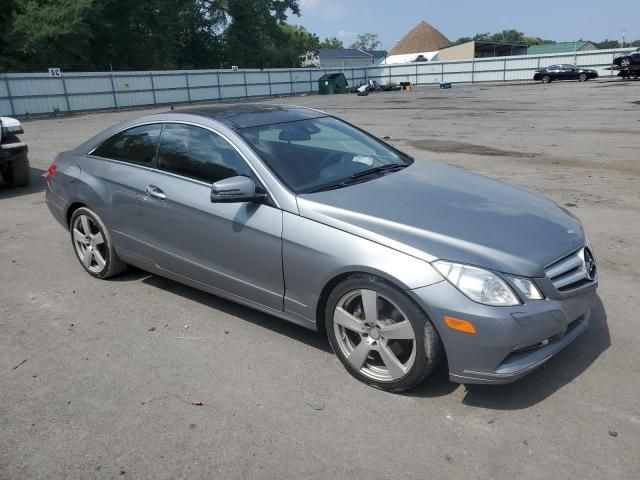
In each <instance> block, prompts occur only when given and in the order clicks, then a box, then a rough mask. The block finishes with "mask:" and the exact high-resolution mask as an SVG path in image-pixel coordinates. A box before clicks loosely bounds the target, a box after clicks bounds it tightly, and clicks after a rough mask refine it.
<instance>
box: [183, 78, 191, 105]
mask: <svg viewBox="0 0 640 480" xmlns="http://www.w3.org/2000/svg"><path fill="white" fill-rule="evenodd" d="M184 79H185V80H186V82H187V99H188V100H189V103H191V90H190V87H189V72H184Z"/></svg>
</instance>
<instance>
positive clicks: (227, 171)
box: [158, 123, 253, 183]
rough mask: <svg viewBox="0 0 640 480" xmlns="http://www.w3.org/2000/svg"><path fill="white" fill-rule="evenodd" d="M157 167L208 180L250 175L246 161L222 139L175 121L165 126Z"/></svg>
mask: <svg viewBox="0 0 640 480" xmlns="http://www.w3.org/2000/svg"><path fill="white" fill-rule="evenodd" d="M158 169H160V170H164V171H166V172H172V173H176V174H178V175H182V176H184V177H189V178H193V179H196V180H201V181H203V182H207V183H214V182H217V181H218V180H223V179H225V178H229V177H235V176H237V175H244V176H247V177H253V173H252V171H251V169H250V168H249V165H247V162H246V161H245V160H244V158H242V156H240V154H239V153H238V152H237V151H236V150H235V149H234V148H233V147H232V146H231V145H230V144H229V143H228V142H227V141H226V140H225V139H224V138H222V137H220V136H219V135H216V134H215V133H213V132H211V131H209V130H206V129H204V128H200V127H194V126H192V125H182V124H178V123H168V124H166V125H165V127H164V131H163V132H162V139H161V140H160V150H159V154H158Z"/></svg>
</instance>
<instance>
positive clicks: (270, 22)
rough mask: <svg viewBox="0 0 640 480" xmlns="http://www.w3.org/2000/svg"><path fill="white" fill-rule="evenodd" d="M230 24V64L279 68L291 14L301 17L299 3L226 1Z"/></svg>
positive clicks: (285, 0)
mask: <svg viewBox="0 0 640 480" xmlns="http://www.w3.org/2000/svg"><path fill="white" fill-rule="evenodd" d="M224 4H225V11H226V13H227V15H228V17H229V19H230V24H229V26H228V27H227V30H226V31H225V34H224V40H225V43H226V57H227V62H230V63H231V64H233V65H238V66H241V67H254V68H255V67H258V68H265V67H276V66H280V65H279V61H278V60H279V59H281V58H282V57H281V52H280V49H281V47H282V46H283V45H284V44H285V42H286V41H287V38H288V37H287V34H286V32H284V31H283V30H282V28H280V27H281V25H282V24H284V23H285V20H286V19H287V11H288V10H291V12H293V14H294V15H298V16H299V15H300V8H299V6H298V0H252V1H250V2H248V1H246V0H226V1H225V2H224Z"/></svg>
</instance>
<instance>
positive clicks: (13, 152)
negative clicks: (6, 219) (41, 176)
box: [0, 117, 31, 187]
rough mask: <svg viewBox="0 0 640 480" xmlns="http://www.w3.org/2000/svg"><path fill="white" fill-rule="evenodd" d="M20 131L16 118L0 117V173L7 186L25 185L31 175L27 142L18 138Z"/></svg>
mask: <svg viewBox="0 0 640 480" xmlns="http://www.w3.org/2000/svg"><path fill="white" fill-rule="evenodd" d="M21 133H24V131H23V130H22V125H20V122H19V121H18V120H16V119H15V118H10V117H0V174H2V179H3V180H4V183H6V184H7V186H8V187H22V186H24V185H27V184H28V183H29V179H30V176H31V168H30V166H29V157H27V151H28V148H27V144H26V143H24V142H22V141H20V139H19V138H18V135H20V134H21Z"/></svg>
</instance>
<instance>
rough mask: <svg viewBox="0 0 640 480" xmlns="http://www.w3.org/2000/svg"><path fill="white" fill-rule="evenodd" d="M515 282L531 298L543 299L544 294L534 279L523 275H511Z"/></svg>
mask: <svg viewBox="0 0 640 480" xmlns="http://www.w3.org/2000/svg"><path fill="white" fill-rule="evenodd" d="M509 278H510V279H511V281H512V282H513V284H514V285H515V286H516V287H518V290H520V292H521V293H522V294H523V295H524V296H525V297H527V298H528V299H530V300H542V299H543V298H544V296H543V295H542V293H541V292H540V290H538V287H536V284H535V283H533V280H530V279H528V278H522V277H511V276H509Z"/></svg>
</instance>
